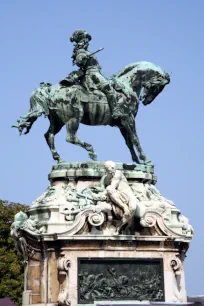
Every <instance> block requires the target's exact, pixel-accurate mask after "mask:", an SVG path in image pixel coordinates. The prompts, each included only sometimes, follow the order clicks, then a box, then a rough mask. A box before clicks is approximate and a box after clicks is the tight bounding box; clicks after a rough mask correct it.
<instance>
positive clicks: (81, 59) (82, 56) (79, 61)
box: [75, 49, 89, 68]
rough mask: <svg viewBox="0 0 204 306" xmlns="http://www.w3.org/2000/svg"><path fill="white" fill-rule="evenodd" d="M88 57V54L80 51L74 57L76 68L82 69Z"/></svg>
mask: <svg viewBox="0 0 204 306" xmlns="http://www.w3.org/2000/svg"><path fill="white" fill-rule="evenodd" d="M88 57H89V52H87V51H86V50H83V49H82V50H80V52H79V53H78V54H77V56H76V60H75V63H76V65H77V66H78V67H80V68H84V67H85V66H86V63H87V60H88Z"/></svg>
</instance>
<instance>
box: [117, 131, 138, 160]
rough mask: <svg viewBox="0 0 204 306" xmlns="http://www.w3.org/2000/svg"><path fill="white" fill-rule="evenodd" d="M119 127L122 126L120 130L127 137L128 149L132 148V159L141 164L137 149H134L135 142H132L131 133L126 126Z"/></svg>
mask: <svg viewBox="0 0 204 306" xmlns="http://www.w3.org/2000/svg"><path fill="white" fill-rule="evenodd" d="M119 128H120V132H121V134H122V136H123V137H124V139H125V142H126V145H127V147H128V149H129V150H130V154H131V156H132V160H133V161H134V162H135V163H137V164H139V163H140V161H139V159H138V157H137V154H136V152H135V149H134V145H133V142H132V140H131V138H130V136H129V133H128V131H127V129H125V128H124V127H119Z"/></svg>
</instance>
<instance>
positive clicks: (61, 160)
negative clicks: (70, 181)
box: [57, 158, 65, 164]
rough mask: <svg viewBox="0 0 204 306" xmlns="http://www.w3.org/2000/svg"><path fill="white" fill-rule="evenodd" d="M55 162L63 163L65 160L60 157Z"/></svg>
mask: <svg viewBox="0 0 204 306" xmlns="http://www.w3.org/2000/svg"><path fill="white" fill-rule="evenodd" d="M57 163H58V164H61V163H65V160H64V159H62V158H60V159H58V161H57Z"/></svg>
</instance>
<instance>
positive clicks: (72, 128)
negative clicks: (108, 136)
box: [66, 118, 97, 160]
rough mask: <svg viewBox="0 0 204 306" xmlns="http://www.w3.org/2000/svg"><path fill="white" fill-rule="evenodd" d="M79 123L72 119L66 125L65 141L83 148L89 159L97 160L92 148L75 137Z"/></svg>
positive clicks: (77, 120)
mask: <svg viewBox="0 0 204 306" xmlns="http://www.w3.org/2000/svg"><path fill="white" fill-rule="evenodd" d="M79 123H80V121H79V119H77V118H72V119H70V120H69V121H68V122H67V123H66V128H67V137H66V141H67V142H70V143H73V144H75V145H77V146H80V147H82V148H84V149H85V150H87V151H88V152H89V157H90V158H91V159H93V160H97V155H96V153H95V152H94V149H93V146H92V145H91V144H89V143H87V142H84V141H81V140H80V139H79V138H78V137H77V135H76V133H77V130H78V128H79Z"/></svg>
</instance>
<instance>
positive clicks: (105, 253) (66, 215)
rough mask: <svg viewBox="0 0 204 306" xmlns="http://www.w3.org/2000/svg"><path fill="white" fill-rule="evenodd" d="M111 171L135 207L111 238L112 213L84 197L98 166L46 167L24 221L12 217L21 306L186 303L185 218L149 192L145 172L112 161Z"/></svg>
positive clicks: (149, 173) (188, 235)
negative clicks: (119, 175) (41, 189)
mask: <svg viewBox="0 0 204 306" xmlns="http://www.w3.org/2000/svg"><path fill="white" fill-rule="evenodd" d="M117 169H119V170H120V171H122V172H123V173H124V175H125V177H126V178H127V180H128V184H129V186H130V187H131V190H132V192H133V194H134V196H135V199H136V202H137V207H136V210H135V211H134V216H133V217H132V219H131V220H130V221H131V222H128V223H127V224H125V225H124V226H122V227H121V228H120V230H119V232H117V230H116V229H117V225H118V223H119V222H120V220H118V219H117V218H115V216H114V214H113V211H111V210H110V211H109V210H107V209H104V208H103V206H101V204H99V203H98V202H97V201H96V200H95V199H93V198H91V197H90V190H92V191H93V190H98V189H97V188H99V187H97V186H99V183H100V181H101V178H102V177H103V175H104V173H105V170H104V167H103V164H102V163H94V162H92V163H72V164H59V165H57V166H54V167H53V169H52V172H51V173H50V175H49V180H50V182H51V185H50V186H49V187H48V189H47V190H46V191H45V193H44V194H43V195H42V196H40V197H39V198H38V199H37V200H36V201H34V202H33V203H32V205H31V206H30V208H29V210H28V213H27V215H25V214H23V213H19V214H17V215H16V218H15V222H14V223H13V225H12V235H13V237H14V238H15V240H16V246H17V248H18V250H19V251H20V252H21V253H23V255H24V259H25V291H24V294H23V305H24V306H28V305H33V306H34V305H35V306H37V305H38V306H45V305H46V306H57V305H61V306H64V305H71V306H76V305H78V304H88V305H93V304H94V301H97V300H98V301H99V300H100V301H103V300H104V301H105V300H106V301H107V300H112V301H118V300H120V301H127V300H131V301H136V300H137V301H143V300H151V301H165V302H177V303H178V302H186V291H185V280H184V269H183V261H184V258H185V254H186V251H187V249H188V246H189V242H190V240H191V239H192V235H193V229H192V227H191V225H190V224H189V223H188V219H187V218H186V217H184V216H182V215H181V213H180V211H179V209H178V208H176V206H175V204H174V203H173V202H171V201H169V200H167V199H165V198H164V197H163V196H162V195H161V194H160V192H159V191H158V190H157V189H156V187H155V183H156V178H155V176H154V171H153V168H152V167H150V166H149V167H148V166H144V165H143V166H142V165H137V166H136V165H127V164H119V163H118V164H117Z"/></svg>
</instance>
